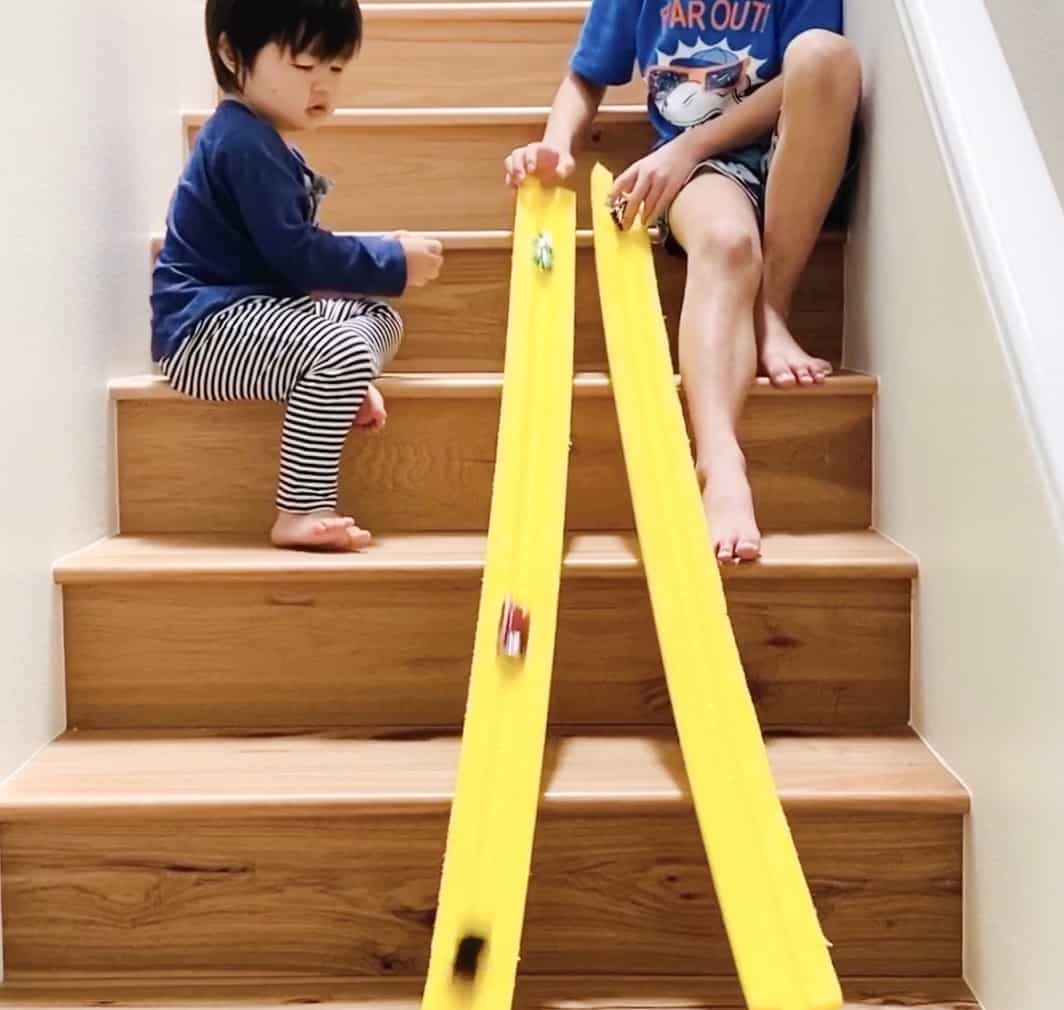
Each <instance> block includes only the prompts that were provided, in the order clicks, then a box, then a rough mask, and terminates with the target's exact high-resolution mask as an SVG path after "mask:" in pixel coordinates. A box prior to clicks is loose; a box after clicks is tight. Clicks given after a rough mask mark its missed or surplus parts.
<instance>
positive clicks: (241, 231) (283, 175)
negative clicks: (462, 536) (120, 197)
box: [152, 0, 442, 550]
mask: <svg viewBox="0 0 1064 1010" xmlns="http://www.w3.org/2000/svg"><path fill="white" fill-rule="evenodd" d="M206 21H207V41H208V44H209V46H210V53H211V59H212V61H213V64H214V71H215V76H216V78H217V80H218V84H219V86H220V87H221V89H222V91H223V92H224V99H223V101H222V102H221V103H220V104H219V106H218V109H217V111H216V112H215V113H214V115H213V116H212V117H211V118H210V120H209V121H208V122H207V123H206V124H205V125H204V127H203V129H202V130H201V131H200V134H199V136H198V138H197V140H196V145H195V149H194V151H193V152H192V157H191V159H190V161H189V163H188V166H187V167H186V168H185V171H184V174H183V175H182V177H181V181H180V183H179V184H178V188H177V192H176V193H175V195H174V198H173V202H172V204H171V207H170V213H169V217H168V220H167V232H166V240H165V242H164V245H163V250H162V254H161V256H160V257H159V261H158V264H157V266H156V269H155V274H154V283H153V292H152V316H153V319H152V357H153V358H154V359H155V360H156V361H158V362H159V364H160V367H161V368H162V371H163V372H164V374H165V375H167V376H168V377H169V379H170V381H171V383H172V385H173V386H174V388H175V389H177V390H179V391H181V392H183V393H187V394H189V395H191V396H196V397H199V398H202V399H208V400H238V399H255V400H277V401H280V402H282V403H284V404H285V405H286V408H285V417H284V427H283V431H282V436H281V466H280V479H279V482H278V490H277V501H276V504H277V517H276V521H275V522H274V525H273V530H272V534H271V538H272V540H273V542H274V543H275V544H276V545H278V546H280V547H295V548H311V549H322V550H353V549H358V548H361V547H364V546H366V545H367V544H368V543H369V541H370V534H369V533H368V532H367V531H366V530H362V529H360V528H359V527H358V526H356V525H355V521H354V519H353V518H351V517H348V516H340V515H338V514H337V512H336V497H337V482H338V477H339V467H340V455H341V453H342V451H343V447H344V442H345V441H346V439H347V436H348V434H349V432H350V430H351V427H352V425H354V424H358V425H360V426H362V427H366V428H380V427H382V426H383V424H384V422H385V420H386V417H387V415H386V413H385V410H384V403H383V400H382V399H381V397H380V394H379V393H378V392H377V390H376V389H375V388H374V387H373V386H372V385H371V382H372V380H373V379H374V378H376V376H378V375H379V374H380V372H381V370H382V368H383V367H384V365H385V364H386V363H387V361H389V360H390V358H391V357H392V356H393V355H394V353H395V351H396V350H397V348H398V346H399V341H400V338H401V336H402V322H401V321H400V319H399V316H398V315H397V314H396V313H395V311H394V310H392V309H391V308H390V307H389V306H387V305H385V304H384V303H383V302H376V301H371V300H369V299H367V298H362V297H352V298H338V297H331V298H327V299H326V298H314V297H311V296H312V295H313V293H314V292H320V291H328V292H333V293H340V294H351V295H367V294H381V295H395V294H400V293H401V292H402V291H403V290H404V289H405V288H406V287H408V286H412V287H419V286H421V285H424V284H426V283H428V282H429V281H431V280H433V279H435V278H436V276H437V275H438V274H439V271H440V267H441V264H442V256H441V248H440V244H439V243H438V242H436V241H434V240H430V239H427V238H423V237H419V236H411V235H406V234H398V235H395V236H393V237H389V238H378V237H365V238H353V237H346V236H340V235H333V234H331V233H329V232H327V231H324V230H322V229H320V228H318V227H317V224H316V221H317V212H318V206H319V204H320V202H321V198H322V197H323V195H324V194H325V193H326V192H327V190H328V184H327V183H326V181H325V180H324V179H322V178H321V177H320V176H318V175H316V174H315V173H314V172H313V171H312V170H311V169H310V167H309V166H308V165H307V164H306V162H305V161H304V160H303V158H302V157H301V156H300V154H299V153H298V152H297V151H296V150H294V149H293V148H291V147H289V146H288V144H287V143H286V142H285V141H284V140H283V139H282V136H281V134H282V133H286V132H289V131H298V130H308V129H313V128H315V127H316V126H319V125H320V124H321V123H323V122H325V121H326V120H327V119H328V118H329V116H330V115H331V113H332V112H333V109H334V100H335V95H336V91H337V86H338V83H339V80H340V77H341V75H342V74H343V72H344V70H345V68H346V67H347V64H348V63H349V61H350V60H351V58H352V57H353V55H354V53H355V52H356V51H357V49H358V47H359V45H360V43H361V37H362V19H361V14H360V12H359V8H358V4H357V2H356V0H208V3H207V11H206Z"/></svg>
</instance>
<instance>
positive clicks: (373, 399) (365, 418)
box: [355, 385, 388, 431]
mask: <svg viewBox="0 0 1064 1010" xmlns="http://www.w3.org/2000/svg"><path fill="white" fill-rule="evenodd" d="M387 423H388V411H387V410H385V409H384V397H383V396H381V392H380V390H379V389H378V388H377V387H376V386H374V385H370V387H369V389H368V390H367V391H366V398H365V399H364V400H363V401H362V406H361V407H360V408H359V411H358V416H357V417H356V418H355V427H356V428H365V429H367V430H368V431H383V429H384V426H385V425H386V424H387Z"/></svg>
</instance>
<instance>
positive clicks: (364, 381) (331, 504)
mask: <svg viewBox="0 0 1064 1010" xmlns="http://www.w3.org/2000/svg"><path fill="white" fill-rule="evenodd" d="M402 335H403V324H402V320H401V319H400V318H399V315H398V314H397V313H396V312H395V310H394V309H392V308H391V307H390V306H388V305H385V304H384V303H383V302H374V301H370V300H368V299H364V298H356V299H341V298H336V299H327V300H325V299H323V300H315V299H311V298H283V299H282V298H271V297H265V296H264V297H254V298H248V299H245V300H243V301H241V302H238V303H237V304H235V305H230V306H229V307H228V308H225V309H222V310H221V311H220V312H215V313H213V314H212V315H209V316H207V317H206V318H204V319H202V320H201V321H200V322H199V323H198V324H197V325H196V327H195V328H194V329H193V330H192V332H191V333H190V334H189V336H188V337H187V338H186V340H185V341H184V343H182V345H181V346H180V347H179V348H178V349H177V351H176V353H175V354H174V355H173V356H172V357H170V358H167V359H166V360H164V361H162V362H160V367H161V368H162V371H163V374H164V375H166V377H167V378H168V379H169V380H170V384H171V385H172V386H173V388H174V389H176V390H178V391H179V392H181V393H185V394H186V395H188V396H194V397H196V398H197V399H200V400H215V401H225V400H275V401H277V402H280V403H284V404H285V405H286V409H285V415H284V426H283V428H282V431H281V468H280V477H279V480H278V484H277V508H278V509H280V510H281V511H283V512H293V513H304V514H305V513H308V512H317V511H324V510H333V509H335V508H336V496H337V484H338V482H339V474H340V456H341V454H342V453H343V448H344V442H345V441H346V440H347V436H348V433H349V432H350V431H351V427H352V425H353V424H354V421H355V417H356V416H357V414H358V411H359V408H360V407H361V406H362V401H363V400H364V399H365V398H366V392H367V390H368V389H369V384H370V382H371V381H372V380H373V379H375V378H376V377H377V376H378V375H380V373H381V371H382V370H383V368H384V366H385V365H386V364H387V363H388V362H389V361H390V360H391V359H392V357H393V356H394V355H395V352H396V351H397V350H398V349H399V343H400V340H401V339H402Z"/></svg>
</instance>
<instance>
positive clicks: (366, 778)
mask: <svg viewBox="0 0 1064 1010" xmlns="http://www.w3.org/2000/svg"><path fill="white" fill-rule="evenodd" d="M460 742H461V741H460V737H459V736H458V735H457V734H456V733H452V732H449V731H446V730H440V731H438V732H434V731H433V730H425V729H421V730H418V731H416V732H411V731H410V730H396V731H387V730H379V729H378V730H363V729H356V730H346V731H345V730H332V731H325V732H322V731H308V732H306V733H291V732H278V733H270V732H268V731H263V730H252V731H229V732H218V731H212V730H202V731H152V732H145V731H134V730H127V731H102V730H101V731H89V732H78V731H72V732H67V733H65V734H64V735H62V736H61V737H59V738H58V739H57V740H56V741H54V742H53V743H51V744H49V745H48V746H47V747H45V748H44V749H43V750H42V751H41V752H40V753H39V754H38V755H37V756H36V757H35V758H34V759H33V760H32V761H31V762H30V763H29V764H28V765H27V766H26V767H25V768H24V769H23V770H22V771H21V772H20V773H18V774H17V775H16V776H14V777H13V778H12V779H11V780H10V781H9V782H8V783H7V784H6V785H5V786H4V787H2V788H0V820H7V821H15V820H33V819H35V818H39V817H46V818H47V817H77V818H84V819H95V818H99V817H105V816H109V815H115V814H126V815H128V814H129V813H130V812H132V811H136V810H147V809H151V810H154V811H155V812H157V813H160V814H164V815H165V816H166V817H179V816H202V815H211V816H217V817H220V818H223V819H224V818H226V817H230V818H231V817H234V816H238V815H239V816H247V815H249V814H255V815H263V816H269V815H270V814H271V813H272V814H274V815H276V814H277V813H278V812H283V811H285V810H291V809H298V810H300V811H301V812H303V813H307V812H310V813H312V814H313V815H318V816H320V815H330V814H331V815H352V814H370V815H378V814H380V813H382V812H404V811H409V812H411V813H426V812H427V813H432V812H441V811H443V810H445V809H446V808H447V807H448V806H449V804H450V801H451V797H452V793H453V786H454V777H455V770H456V768H457V761H458V753H459V747H460ZM768 751H769V756H770V760H771V762H772V767H773V771H774V774H775V776H776V782H777V787H778V789H779V792H780V796H781V798H782V800H783V803H784V806H785V807H786V808H787V810H788V811H789V812H790V813H792V814H793V813H816V812H840V811H841V812H847V813H852V812H874V813H898V812H906V813H907V812H912V813H921V814H932V815H960V814H963V813H965V812H966V811H967V809H968V796H967V793H966V791H965V789H964V787H963V786H962V785H961V784H960V783H959V782H958V781H957V780H956V779H955V778H954V777H953V776H952V775H951V774H950V773H949V772H948V771H947V770H946V769H945V768H944V767H943V766H942V765H941V764H940V763H939V762H938V760H937V759H936V758H935V756H934V755H933V754H932V752H931V751H930V749H929V748H928V747H927V745H926V744H924V743H923V741H922V740H920V739H919V738H918V737H917V736H915V734H912V733H909V732H902V733H898V734H892V735H883V736H808V737H797V736H795V737H790V736H782V737H771V736H770V737H769V738H768ZM542 805H543V809H544V811H554V812H565V813H569V814H572V813H576V812H579V813H583V812H587V813H594V812H609V813H616V812H617V811H618V808H623V809H625V810H628V809H631V810H634V811H638V812H641V813H645V812H648V811H649V810H653V811H656V812H669V811H672V812H685V811H687V810H689V808H690V805H691V804H690V798H689V795H688V793H687V786H686V777H685V774H684V771H683V759H682V756H681V754H680V751H679V746H678V744H677V742H676V739H675V737H674V736H673V735H672V734H670V733H669V732H668V731H657V732H655V731H649V732H648V731H645V730H639V729H632V730H631V731H629V732H628V734H627V735H625V734H624V731H623V730H612V731H610V732H608V733H607V732H602V731H595V730H590V731H588V730H583V729H575V728H574V729H570V730H569V731H568V732H563V733H561V734H559V735H557V736H553V737H551V738H550V739H549V740H548V742H547V753H546V758H545V763H544V794H543V800H542Z"/></svg>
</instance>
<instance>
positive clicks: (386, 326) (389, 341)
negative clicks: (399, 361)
mask: <svg viewBox="0 0 1064 1010" xmlns="http://www.w3.org/2000/svg"><path fill="white" fill-rule="evenodd" d="M373 318H374V322H376V323H377V325H378V327H379V332H380V333H381V337H382V340H381V356H380V357H381V361H380V365H381V367H382V368H383V367H384V366H385V365H386V364H388V362H389V361H391V360H392V358H394V357H395V356H396V354H397V353H398V352H399V348H400V346H401V345H402V343H403V336H404V334H405V327H404V326H403V317H402V316H401V315H399V313H398V312H396V311H395V309H393V308H392V307H391V306H390V305H385V304H384V303H383V302H382V303H380V304H379V305H377V306H376V307H375V309H374V317H373Z"/></svg>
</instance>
